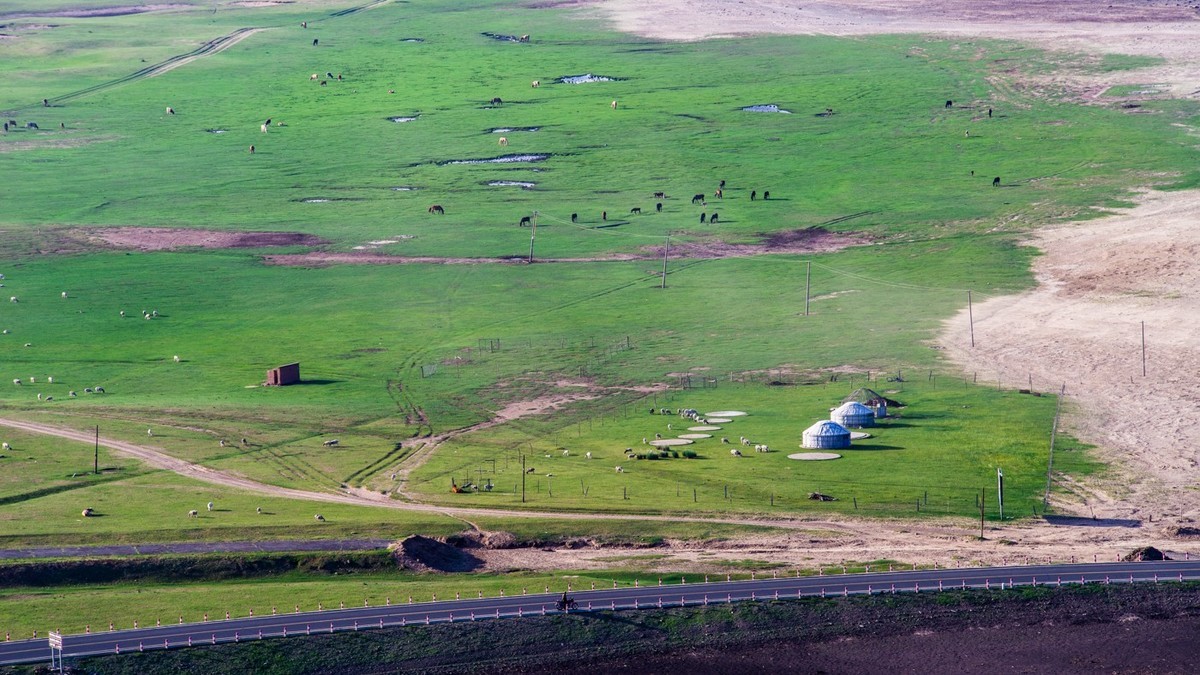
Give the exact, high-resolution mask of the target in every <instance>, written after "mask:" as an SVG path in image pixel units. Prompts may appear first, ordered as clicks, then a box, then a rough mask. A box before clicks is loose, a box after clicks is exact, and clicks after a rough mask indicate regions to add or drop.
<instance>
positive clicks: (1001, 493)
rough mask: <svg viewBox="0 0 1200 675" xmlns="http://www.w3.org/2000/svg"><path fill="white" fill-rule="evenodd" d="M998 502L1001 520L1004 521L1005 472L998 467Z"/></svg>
mask: <svg viewBox="0 0 1200 675" xmlns="http://www.w3.org/2000/svg"><path fill="white" fill-rule="evenodd" d="M996 494H997V497H996V501H997V503H998V504H1000V520H1004V471H1003V470H1002V469H1001V468H1000V467H996Z"/></svg>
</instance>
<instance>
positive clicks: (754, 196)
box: [750, 190, 758, 201]
mask: <svg viewBox="0 0 1200 675" xmlns="http://www.w3.org/2000/svg"><path fill="white" fill-rule="evenodd" d="M755 199H758V190H751V191H750V201H754V200H755Z"/></svg>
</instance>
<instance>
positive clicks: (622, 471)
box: [613, 466, 625, 473]
mask: <svg viewBox="0 0 1200 675" xmlns="http://www.w3.org/2000/svg"><path fill="white" fill-rule="evenodd" d="M613 468H614V469H615V470H616V472H617V473H625V469H622V468H621V467H619V466H618V467H613Z"/></svg>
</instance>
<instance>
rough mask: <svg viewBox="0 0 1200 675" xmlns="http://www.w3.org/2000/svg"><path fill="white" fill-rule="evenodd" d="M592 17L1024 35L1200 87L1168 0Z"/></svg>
mask: <svg viewBox="0 0 1200 675" xmlns="http://www.w3.org/2000/svg"><path fill="white" fill-rule="evenodd" d="M587 4H589V5H590V6H591V8H592V10H591V11H589V12H587V13H586V14H587V15H590V16H597V15H598V16H599V17H601V18H603V19H606V20H607V21H609V22H610V23H611V24H612V25H613V26H615V27H616V28H617V29H618V30H621V31H625V32H629V33H635V34H637V35H642V36H645V37H651V38H658V39H665V40H701V39H705V38H712V37H735V36H744V35H758V34H783V35H817V34H819V35H836V36H857V35H877V34H897V33H914V34H937V35H949V36H956V37H962V38H1001V39H1019V40H1027V41H1030V42H1034V43H1036V44H1037V45H1039V46H1041V47H1044V48H1048V49H1052V50H1060V51H1073V52H1089V53H1111V52H1115V53H1123V54H1134V55H1142V56H1157V57H1162V58H1165V59H1167V63H1166V64H1164V65H1162V66H1157V67H1154V68H1150V69H1143V70H1140V71H1135V72H1132V73H1105V74H1104V75H1103V77H1104V78H1105V79H1107V80H1109V81H1111V82H1112V83H1113V84H1117V83H1129V84H1134V83H1146V82H1159V83H1166V84H1167V87H1168V88H1169V90H1170V91H1171V93H1172V94H1173V95H1176V96H1188V95H1193V96H1194V95H1197V94H1200V21H1198V20H1197V19H1198V16H1200V15H1198V14H1197V11H1196V9H1195V8H1194V7H1188V6H1186V5H1185V4H1183V3H1175V2H1170V1H1168V0H1114V1H1113V2H1107V1H1106V2H1103V3H1095V2H1090V1H1088V0H1003V1H1001V0H977V1H976V2H971V3H962V2H956V1H954V0H811V1H809V0H805V1H804V2H801V1H800V0H741V1H739V2H736V3H734V2H724V1H723V0H666V1H664V2H653V3H647V2H639V1H638V0H595V1H594V2H590V3H587Z"/></svg>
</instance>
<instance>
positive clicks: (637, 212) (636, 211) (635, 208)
mask: <svg viewBox="0 0 1200 675" xmlns="http://www.w3.org/2000/svg"><path fill="white" fill-rule="evenodd" d="M629 213H630V214H634V213H636V214H638V215H641V213H642V207H640V206H635V207H633V208H632V209H629Z"/></svg>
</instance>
